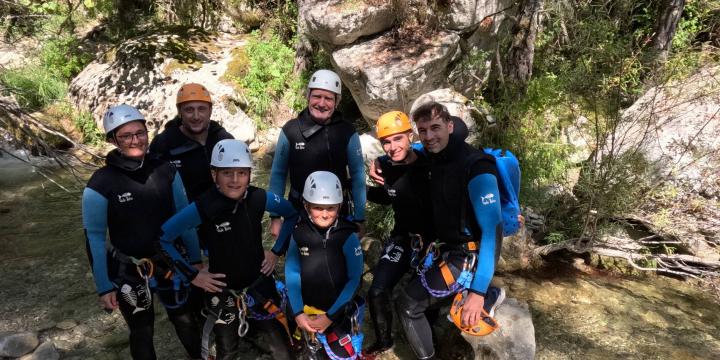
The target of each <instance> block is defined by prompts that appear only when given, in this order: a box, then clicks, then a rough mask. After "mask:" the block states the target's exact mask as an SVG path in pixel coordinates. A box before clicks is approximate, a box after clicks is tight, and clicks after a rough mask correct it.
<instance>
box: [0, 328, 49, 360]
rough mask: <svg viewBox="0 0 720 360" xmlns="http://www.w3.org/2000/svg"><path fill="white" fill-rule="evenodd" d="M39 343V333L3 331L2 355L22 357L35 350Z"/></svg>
mask: <svg viewBox="0 0 720 360" xmlns="http://www.w3.org/2000/svg"><path fill="white" fill-rule="evenodd" d="M39 343H40V341H39V340H38V338H37V334H35V333H32V332H22V333H13V332H1V333H0V356H7V357H20V356H23V355H25V354H28V353H30V352H31V351H33V349H35V348H36V347H37V346H38V344H39Z"/></svg>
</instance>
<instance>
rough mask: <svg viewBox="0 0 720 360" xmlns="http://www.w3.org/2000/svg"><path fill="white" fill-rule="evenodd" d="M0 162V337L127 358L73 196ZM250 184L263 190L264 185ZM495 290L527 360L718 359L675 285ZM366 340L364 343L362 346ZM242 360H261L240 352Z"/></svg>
mask: <svg viewBox="0 0 720 360" xmlns="http://www.w3.org/2000/svg"><path fill="white" fill-rule="evenodd" d="M0 162H2V164H0V234H1V235H0V272H1V273H2V274H3V276H2V277H1V278H0V298H1V299H2V302H0V332H13V333H17V332H23V331H31V332H34V333H35V334H37V335H38V337H39V343H43V342H47V341H51V342H52V343H53V344H54V346H55V347H56V348H57V350H58V352H59V354H60V356H61V358H63V359H127V358H129V348H128V341H127V334H126V329H125V325H124V322H123V320H122V318H121V316H120V314H119V313H117V312H115V313H113V314H106V313H104V312H103V311H101V310H100V308H99V307H98V306H97V296H96V295H95V293H94V289H93V283H92V277H91V275H90V269H89V266H88V264H87V257H86V255H85V246H84V237H83V234H82V227H81V215H80V198H79V195H80V192H79V190H80V189H81V188H82V185H81V184H77V183H75V184H73V181H72V180H71V179H70V178H67V177H66V178H64V180H63V183H64V184H66V185H68V186H71V185H74V186H75V188H76V189H78V192H76V193H67V192H65V191H62V190H60V189H59V188H57V187H56V186H54V185H53V184H51V183H49V182H48V181H47V180H45V179H44V178H43V177H41V176H39V175H38V174H37V173H35V172H33V171H32V168H30V167H29V166H27V165H26V164H23V163H20V162H17V161H14V160H9V159H8V157H7V156H5V157H3V158H0ZM256 181H259V182H261V183H262V182H264V181H263V176H259V177H258V178H256ZM366 280H368V279H366ZM497 282H498V284H500V285H502V286H504V287H506V289H507V290H508V296H509V297H512V298H516V299H518V300H519V301H521V302H527V304H528V305H529V308H530V312H531V314H532V318H533V323H534V327H535V340H536V358H538V359H574V358H584V359H606V358H624V359H711V358H716V357H717V354H720V312H718V308H719V304H718V303H717V302H716V301H715V299H714V298H713V297H712V296H711V295H709V294H707V293H704V292H702V291H700V290H698V289H697V288H695V287H693V286H692V285H691V284H688V283H686V282H682V281H678V280H673V279H667V278H658V277H654V276H652V277H650V276H643V277H632V276H622V275H614V274H611V273H606V272H599V271H581V270H578V269H577V266H573V264H562V265H558V264H553V266H547V267H546V268H542V269H539V270H532V271H517V272H508V273H500V274H498V277H497ZM156 311H157V314H158V318H157V323H156V324H157V327H156V336H155V344H156V348H157V349H158V354H159V356H160V358H161V359H182V358H184V354H183V351H182V347H181V345H180V343H179V342H178V340H177V339H176V337H175V335H174V333H173V331H172V328H171V326H170V325H169V323H168V321H167V319H166V316H165V315H164V312H163V311H162V310H161V309H156ZM440 321H442V322H444V320H443V319H442V318H441V320H440ZM443 326H444V325H443ZM450 329H452V328H450ZM366 334H367V341H368V343H369V342H370V341H372V335H371V334H370V331H367V332H366ZM441 340H442V341H440V344H441V345H440V347H441V349H440V354H441V355H442V356H443V358H452V359H458V358H460V359H463V358H472V352H471V350H470V347H469V346H465V345H464V344H462V340H460V338H459V336H458V335H456V334H454V333H452V331H451V332H449V333H446V334H444V335H442V337H441ZM243 354H244V358H247V359H254V358H258V357H261V355H260V353H258V352H257V351H256V350H253V349H250V348H248V351H246V352H244V353H243ZM382 358H383V359H398V358H399V359H406V358H411V352H410V351H409V349H408V348H407V346H406V345H404V344H402V343H400V344H398V346H396V348H395V351H394V352H392V353H389V354H386V355H384V356H382Z"/></svg>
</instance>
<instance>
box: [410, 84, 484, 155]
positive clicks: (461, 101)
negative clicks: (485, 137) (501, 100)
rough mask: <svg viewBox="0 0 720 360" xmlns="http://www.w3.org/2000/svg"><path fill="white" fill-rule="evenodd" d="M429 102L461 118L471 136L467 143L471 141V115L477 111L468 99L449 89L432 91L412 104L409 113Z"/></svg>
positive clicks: (472, 127)
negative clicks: (443, 106) (445, 108)
mask: <svg viewBox="0 0 720 360" xmlns="http://www.w3.org/2000/svg"><path fill="white" fill-rule="evenodd" d="M429 102H438V103H441V104H443V105H445V107H447V109H448V112H449V113H450V115H453V116H457V117H459V118H461V119H462V120H463V121H464V122H465V124H466V125H467V127H468V129H469V130H470V134H471V136H470V137H468V140H467V141H468V142H470V141H472V133H473V129H475V119H474V118H473V113H479V110H478V109H477V108H475V107H474V106H473V105H472V103H470V100H469V99H468V98H466V97H465V96H463V95H462V94H460V93H458V92H457V91H454V90H453V89H450V88H445V89H437V90H433V91H431V92H429V93H426V94H423V95H421V96H420V97H418V98H417V99H416V100H415V102H413V104H412V107H411V108H410V113H412V112H413V111H415V109H417V108H419V107H420V106H421V105H424V104H427V103H429Z"/></svg>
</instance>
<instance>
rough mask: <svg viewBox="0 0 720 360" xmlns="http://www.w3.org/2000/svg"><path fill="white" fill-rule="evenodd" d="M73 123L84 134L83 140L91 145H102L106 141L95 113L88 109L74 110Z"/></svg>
mask: <svg viewBox="0 0 720 360" xmlns="http://www.w3.org/2000/svg"><path fill="white" fill-rule="evenodd" d="M72 119H73V124H74V125H75V127H76V128H77V129H78V130H80V132H81V133H82V135H83V138H82V142H83V143H85V144H89V145H100V144H102V143H103V142H104V141H105V134H104V133H103V132H102V131H101V130H100V129H99V128H98V127H97V123H95V120H94V119H93V115H92V114H91V113H89V112H87V111H73V113H72Z"/></svg>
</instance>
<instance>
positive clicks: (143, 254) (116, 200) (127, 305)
mask: <svg viewBox="0 0 720 360" xmlns="http://www.w3.org/2000/svg"><path fill="white" fill-rule="evenodd" d="M186 205H187V198H186V196H185V190H184V188H183V185H182V180H181V179H180V176H179V175H178V174H177V173H176V171H175V168H174V167H173V166H172V165H170V164H168V163H167V162H164V161H161V160H158V159H153V158H151V157H150V156H146V157H145V159H144V161H136V160H132V159H128V158H125V157H123V156H122V155H121V154H120V152H119V151H117V150H114V151H112V152H110V153H109V154H108V155H107V157H106V165H105V166H104V167H102V168H101V169H99V170H97V171H96V172H95V173H94V174H93V175H92V177H91V178H90V181H89V182H88V184H87V187H86V188H85V190H84V192H83V199H82V213H83V226H84V228H85V234H86V238H87V250H88V256H89V258H90V263H91V266H92V271H93V276H94V278H95V286H96V289H97V293H98V294H99V295H105V294H107V293H109V292H112V291H116V292H117V299H118V303H119V304H120V311H121V312H122V314H123V317H124V318H125V321H126V322H127V324H128V327H129V328H130V350H131V353H132V356H133V358H134V359H154V358H155V350H154V347H153V323H154V316H155V314H154V311H153V309H152V294H150V293H148V292H147V291H146V290H147V289H146V287H145V286H144V285H143V284H144V280H143V279H141V278H140V276H139V275H138V273H137V271H136V268H135V265H134V264H132V263H130V262H129V260H128V259H129V257H132V258H135V259H141V258H148V259H153V261H154V262H155V274H156V277H155V278H156V279H158V288H166V289H169V290H170V291H172V288H173V286H172V282H171V281H169V280H166V279H165V278H164V277H163V276H162V275H163V274H162V271H160V268H163V267H164V268H165V269H166V270H167V269H168V266H167V265H168V264H163V262H162V261H161V260H160V258H161V257H160V256H159V253H158V247H157V238H158V235H159V232H160V226H161V225H162V224H163V223H164V222H165V220H167V219H168V218H170V217H171V216H172V215H173V214H174V213H175V212H176V210H179V209H182V208H183V207H185V206H186ZM177 235H178V236H180V235H183V236H182V239H183V246H184V247H185V248H187V249H188V250H189V251H188V256H189V260H190V261H199V259H200V253H199V252H198V251H191V249H193V248H197V242H198V240H197V235H196V234H195V232H194V231H187V232H183V233H182V234H181V233H178V234H177ZM106 236H107V237H109V245H110V246H108V245H106ZM178 236H176V237H174V238H172V239H170V243H171V244H172V246H175V239H176V238H177V237H178ZM176 251H177V250H176ZM163 265H165V266H163ZM137 289H140V291H139V293H138V291H136V290H137ZM161 296H163V294H161ZM169 297H173V296H172V295H170V296H169ZM179 305H180V306H178V307H175V308H166V310H167V313H168V317H169V319H170V321H171V322H172V323H173V325H174V326H175V330H176V332H177V334H178V337H179V338H180V340H181V342H182V343H183V345H184V346H185V349H186V350H187V351H188V353H189V354H190V355H191V357H193V358H199V357H200V328H199V324H197V323H196V322H195V320H194V318H193V316H191V314H190V311H189V309H188V308H187V306H183V305H181V304H179Z"/></svg>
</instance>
